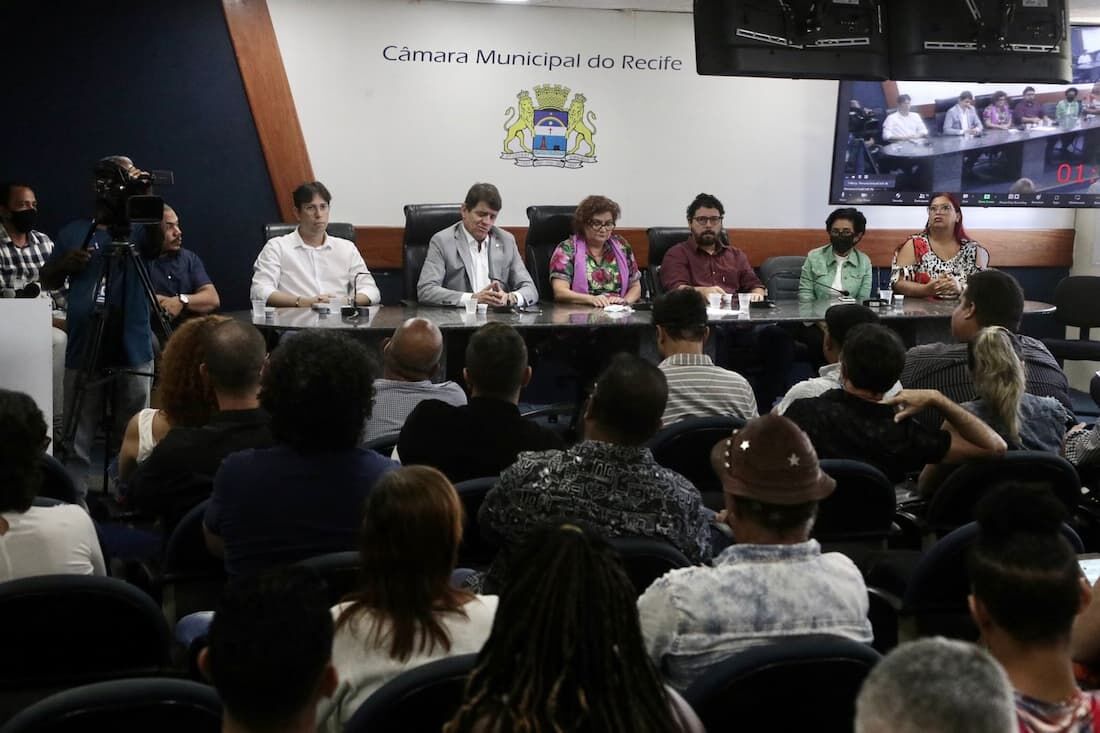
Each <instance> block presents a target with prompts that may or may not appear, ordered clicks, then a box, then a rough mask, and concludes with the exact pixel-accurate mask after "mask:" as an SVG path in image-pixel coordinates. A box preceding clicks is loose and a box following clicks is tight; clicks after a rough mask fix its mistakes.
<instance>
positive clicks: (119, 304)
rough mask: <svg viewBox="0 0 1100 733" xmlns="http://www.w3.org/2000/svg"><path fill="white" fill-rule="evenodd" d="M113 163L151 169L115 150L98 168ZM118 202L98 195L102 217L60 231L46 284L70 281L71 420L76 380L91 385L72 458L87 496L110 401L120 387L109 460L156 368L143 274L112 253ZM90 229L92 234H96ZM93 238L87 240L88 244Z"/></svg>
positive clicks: (139, 230) (137, 233) (128, 172)
mask: <svg viewBox="0 0 1100 733" xmlns="http://www.w3.org/2000/svg"><path fill="white" fill-rule="evenodd" d="M105 165H113V166H116V167H117V169H118V170H119V171H121V172H122V174H123V175H125V176H127V177H128V178H129V179H131V180H135V179H137V178H139V177H141V176H142V175H144V173H143V172H142V171H140V170H138V169H137V168H136V167H135V166H134V163H133V161H131V160H130V159H129V158H128V157H125V156H111V157H108V158H104V159H102V160H101V161H99V164H97V166H96V170H97V171H99V170H100V169H101V168H102V167H103V166H105ZM110 215H111V211H110V207H109V206H108V205H107V204H106V203H105V202H104V201H102V200H101V199H100V198H99V197H98V196H97V199H96V217H95V219H94V220H88V219H78V220H76V221H73V222H70V223H69V224H67V225H66V226H65V227H64V228H63V229H62V230H61V232H60V233H59V234H58V237H57V244H56V246H55V247H54V250H53V253H52V254H51V255H50V257H49V259H48V260H47V261H46V265H45V266H44V267H43V268H42V284H43V286H44V287H47V288H51V289H53V288H59V287H61V286H62V285H64V283H65V279H66V278H68V281H69V310H68V334H69V344H68V348H67V349H66V351H65V424H66V425H68V424H69V422H70V420H72V419H73V416H72V410H73V402H74V398H75V396H76V395H75V389H74V386H75V384H76V380H77V377H78V375H79V374H80V372H81V371H82V370H83V371H86V377H87V379H88V381H89V386H88V388H87V390H86V392H85V395H84V399H83V402H82V404H81V408H80V414H79V415H78V416H76V420H77V422H76V435H75V437H74V439H73V445H72V450H71V451H69V455H67V456H65V465H66V468H68V470H69V473H70V474H71V475H72V477H73V480H74V481H76V486H77V491H78V493H79V496H80V498H81V500H82V501H83V499H84V496H85V495H86V494H87V491H88V489H87V482H86V474H87V472H88V469H89V468H90V466H91V448H92V443H93V441H94V440H95V435H96V430H97V428H98V427H99V423H100V420H101V419H102V416H103V404H104V400H105V399H106V398H107V395H109V394H110V393H111V392H112V391H113V393H114V404H113V409H112V414H111V417H112V422H113V425H112V427H111V432H110V437H111V440H110V445H108V446H107V447H106V451H107V457H108V460H109V458H110V456H113V455H114V454H116V453H117V452H118V448H119V445H120V444H121V442H122V436H123V433H124V432H125V428H126V423H127V422H129V420H130V418H131V417H132V416H133V415H134V414H136V413H137V412H138V411H139V410H141V409H142V408H144V407H147V406H148V404H149V389H150V384H151V382H152V377H151V375H152V373H153V344H152V333H151V331H150V328H149V303H148V300H147V299H146V296H145V291H144V290H143V288H142V285H141V280H140V278H139V277H138V273H136V272H133V268H131V267H128V265H127V259H126V258H125V257H122V256H113V257H108V256H107V254H108V251H109V247H110V244H111V234H110V232H109V231H108V227H107V226H106V225H105V224H103V223H100V222H102V221H104V219H108V218H110ZM89 235H90V236H89ZM86 240H87V243H86V244H85V242H86ZM145 240H146V231H145V228H144V227H142V226H140V225H135V226H134V227H133V230H132V233H131V237H130V241H131V242H133V244H134V246H135V248H136V249H137V251H138V252H141V251H142V249H143V245H144V243H145ZM108 269H109V270H110V274H109V277H108V279H109V282H110V288H109V292H101V287H100V286H101V282H102V280H101V276H104V275H107V274H108ZM98 299H102V300H103V302H105V303H106V306H107V309H106V312H105V313H104V319H105V320H106V327H105V328H104V332H103V342H102V345H101V347H100V354H99V363H98V364H85V363H84V361H85V354H86V349H87V345H88V341H89V339H90V338H91V337H92V336H93V333H92V327H93V324H94V321H93V318H92V316H93V314H94V312H95V308H96V302H97V300H98ZM105 368H113V369H118V370H120V371H118V372H117V376H115V377H113V378H112V379H110V380H107V381H104V382H100V381H99V380H98V375H99V373H100V370H101V369H105Z"/></svg>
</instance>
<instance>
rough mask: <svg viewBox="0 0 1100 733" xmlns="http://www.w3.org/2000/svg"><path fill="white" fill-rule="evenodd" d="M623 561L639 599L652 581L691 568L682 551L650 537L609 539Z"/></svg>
mask: <svg viewBox="0 0 1100 733" xmlns="http://www.w3.org/2000/svg"><path fill="white" fill-rule="evenodd" d="M608 542H610V543H611V546H612V547H613V548H614V549H615V552H617V553H618V554H619V559H620V560H622V563H623V568H624V569H625V570H626V574H627V576H628V577H629V578H630V582H631V583H633V585H634V590H635V592H636V593H637V594H638V595H639V596H640V595H642V593H644V592H645V590H646V588H648V587H649V586H651V585H652V584H653V581H655V580H657V578H660V577H661V576H662V575H664V574H665V573H667V572H669V571H670V570H675V569H676V568H686V567H689V566H690V565H691V561H690V560H688V559H687V558H686V557H685V556H684V554H683V553H682V552H680V551H679V550H677V549H676V548H675V547H673V546H672V545H670V544H669V543H667V542H664V541H662V540H656V539H653V538H651V537H611V538H609V539H608Z"/></svg>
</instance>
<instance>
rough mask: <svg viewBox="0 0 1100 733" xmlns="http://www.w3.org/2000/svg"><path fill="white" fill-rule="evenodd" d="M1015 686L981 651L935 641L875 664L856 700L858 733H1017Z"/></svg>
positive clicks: (925, 641) (907, 648)
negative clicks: (1013, 688)
mask: <svg viewBox="0 0 1100 733" xmlns="http://www.w3.org/2000/svg"><path fill="white" fill-rule="evenodd" d="M1019 730H1020V729H1019V726H1018V725H1017V723H1016V702H1015V699H1014V698H1013V694H1012V683H1011V682H1009V680H1008V677H1007V676H1006V675H1005V671H1004V670H1003V669H1001V665H999V664H998V663H997V660H996V659H994V658H993V657H991V656H990V655H989V652H987V651H985V650H984V649H982V648H981V647H978V646H975V645H974V644H969V643H967V642H965V641H956V640H954V639H945V638H943V637H942V636H936V637H932V638H928V639H919V640H917V641H913V642H910V643H908V644H902V645H901V646H899V647H897V648H896V649H894V650H893V651H891V652H890V653H889V654H887V655H886V657H885V658H884V659H883V660H882V661H881V662H879V663H878V664H876V665H875V668H874V669H872V670H871V674H869V675H868V676H867V679H866V680H864V682H863V687H862V689H860V691H859V698H858V699H857V701H856V726H855V733H1018V731H1019Z"/></svg>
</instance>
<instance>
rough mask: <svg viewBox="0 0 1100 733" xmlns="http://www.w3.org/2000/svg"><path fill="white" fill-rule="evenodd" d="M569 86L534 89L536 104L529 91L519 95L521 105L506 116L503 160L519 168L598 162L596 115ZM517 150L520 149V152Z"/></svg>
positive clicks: (567, 165) (517, 96) (537, 87)
mask: <svg viewBox="0 0 1100 733" xmlns="http://www.w3.org/2000/svg"><path fill="white" fill-rule="evenodd" d="M569 91H570V90H569V87H564V86H561V85H560V84H542V85H540V86H536V87H535V88H534V92H535V99H536V100H537V102H538V106H535V102H533V101H532V100H531V94H530V93H529V92H528V91H527V90H526V89H522V90H520V92H519V94H517V95H516V99H517V100H518V104H517V106H515V107H509V108H508V109H507V110H506V111H505V113H504V118H505V121H504V131H505V134H504V152H502V153H501V154H500V157H501V158H502V159H503V160H511V161H513V162H514V163H515V164H516V165H518V166H525V167H542V166H554V167H556V168H581V167H582V166H584V164H585V163H595V162H596V142H595V137H596V124H595V123H596V113H595V112H592V111H591V110H585V102H587V101H588V100H587V99H586V98H585V96H584V95H583V94H580V93H576V94H574V95H573V99H572V100H570V101H569V102H568V104H566V100H568V99H569ZM517 148H518V149H517Z"/></svg>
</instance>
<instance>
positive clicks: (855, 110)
mask: <svg viewBox="0 0 1100 733" xmlns="http://www.w3.org/2000/svg"><path fill="white" fill-rule="evenodd" d="M881 129H882V121H881V120H880V119H879V116H878V113H877V112H876V111H875V110H874V109H871V108H870V107H862V106H856V105H855V104H853V105H852V106H850V107H849V108H848V132H850V133H851V134H853V135H855V136H856V137H859V138H864V137H874V136H875V135H876V134H878V132H879V131H880V130H881Z"/></svg>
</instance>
